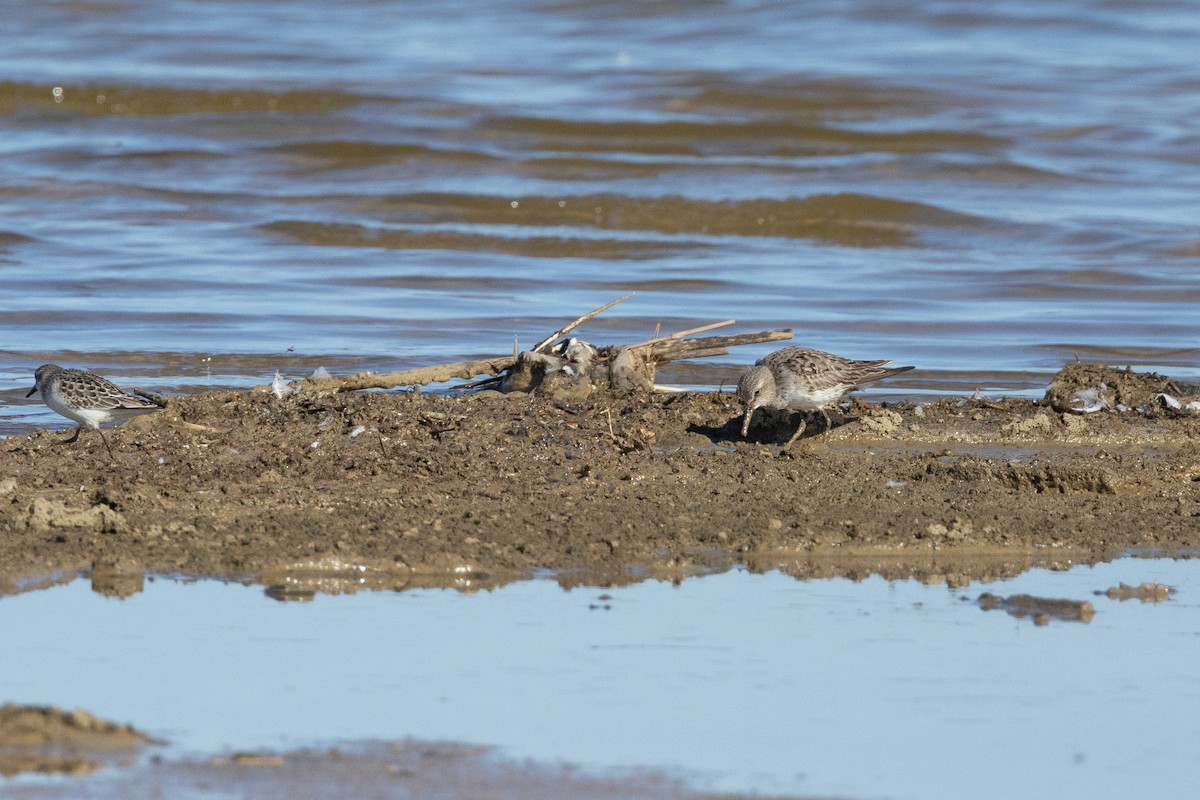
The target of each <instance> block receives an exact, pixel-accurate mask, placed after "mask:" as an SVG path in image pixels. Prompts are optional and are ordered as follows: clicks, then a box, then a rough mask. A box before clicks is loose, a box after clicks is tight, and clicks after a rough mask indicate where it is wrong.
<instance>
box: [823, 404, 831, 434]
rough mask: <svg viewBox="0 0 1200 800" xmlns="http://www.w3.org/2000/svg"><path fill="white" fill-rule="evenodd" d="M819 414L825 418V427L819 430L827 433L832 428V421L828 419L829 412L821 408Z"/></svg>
mask: <svg viewBox="0 0 1200 800" xmlns="http://www.w3.org/2000/svg"><path fill="white" fill-rule="evenodd" d="M821 416H822V417H824V418H825V427H824V428H823V429H822V430H821V433H829V432H830V431H831V430H833V421H832V420H830V419H829V412H828V411H826V410H825V409H823V408H822V409H821Z"/></svg>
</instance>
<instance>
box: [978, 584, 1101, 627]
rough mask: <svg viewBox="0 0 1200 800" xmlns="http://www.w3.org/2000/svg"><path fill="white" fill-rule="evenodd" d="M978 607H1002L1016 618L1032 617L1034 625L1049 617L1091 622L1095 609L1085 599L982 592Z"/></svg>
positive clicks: (1043, 622) (985, 609)
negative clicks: (1009, 595) (1005, 595)
mask: <svg viewBox="0 0 1200 800" xmlns="http://www.w3.org/2000/svg"><path fill="white" fill-rule="evenodd" d="M979 607H980V608H982V609H983V610H984V611H995V610H997V609H1002V610H1004V611H1007V612H1008V613H1009V615H1010V616H1013V617H1016V618H1018V619H1024V618H1025V617H1033V624H1034V625H1047V624H1049V622H1050V620H1051V619H1058V620H1062V621H1064V622H1091V620H1092V616H1093V615H1095V613H1096V609H1095V608H1093V606H1092V604H1091V603H1090V602H1089V601H1087V600H1053V599H1049V598H1045V597H1034V596H1033V595H1031V594H1014V595H1012V596H1011V597H1001V596H1000V595H996V594H992V593H990V592H984V593H983V594H981V595H979Z"/></svg>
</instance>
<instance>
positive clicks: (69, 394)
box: [25, 364, 164, 458]
mask: <svg viewBox="0 0 1200 800" xmlns="http://www.w3.org/2000/svg"><path fill="white" fill-rule="evenodd" d="M33 380H34V384H33V388H32V389H30V390H29V393H28V394H26V395H25V396H26V397H33V394H34V392H41V394H42V401H43V402H45V404H46V405H48V406H50V408H52V409H53V410H54V411H56V412H58V413H59V414H62V415H63V416H64V417H66V418H67V419H70V420H72V421H74V422H77V423H79V427H78V428H76V429H75V435H74V436H72V437H71V438H70V439H65V440H63V441H62V442H60V444H70V443H71V442H74V441H75V440H77V439H78V438H79V432H80V431H82V430H83V429H84V427H87V428H90V429H92V430H94V431H96V432H97V433H99V434H100V439H101V440H102V441H103V442H104V446H105V447H106V448H108V455H109V457H110V458H111V457H113V451H112V447H111V446H109V444H108V439H107V438H106V437H105V436H104V431H102V430H100V425H101V424H102V423H105V422H113V421H120V420H125V419H129V418H130V417H136V416H139V415H141V414H149V413H150V412H152V411H159V410H161V409H162V408H163V407H164V404H160V403H156V402H154V401H152V400H150V399H147V398H143V397H139V396H137V395H134V394H130V393H129V392H126V391H125V390H124V389H122V388H121V387H119V386H117V385H116V384H115V383H113V382H112V381H110V380H108V379H107V378H102V377H100V376H99V375H97V374H95V373H94V372H87V371H85V370H82V369H63V368H62V367H60V366H58V365H57V364H43V365H42V366H40V367H38V368H37V370H36V371H35V372H34V373H33Z"/></svg>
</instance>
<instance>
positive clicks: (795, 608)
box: [0, 559, 1200, 798]
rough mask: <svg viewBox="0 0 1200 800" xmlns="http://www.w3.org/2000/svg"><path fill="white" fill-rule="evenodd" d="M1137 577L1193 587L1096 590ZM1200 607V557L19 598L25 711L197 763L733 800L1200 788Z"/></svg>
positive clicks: (11, 695) (19, 687) (67, 589)
mask: <svg viewBox="0 0 1200 800" xmlns="http://www.w3.org/2000/svg"><path fill="white" fill-rule="evenodd" d="M1121 581H1124V582H1126V583H1133V584H1137V583H1141V582H1143V581H1156V582H1161V583H1166V584H1169V585H1171V586H1173V587H1175V588H1176V590H1177V591H1176V593H1175V594H1174V595H1173V597H1172V599H1171V600H1169V601H1167V602H1165V603H1160V604H1142V603H1139V602H1137V601H1127V602H1117V601H1115V600H1110V599H1108V598H1107V597H1103V596H1095V595H1094V594H1093V593H1094V592H1095V591H1097V590H1103V589H1106V588H1108V587H1110V586H1113V585H1116V584H1117V583H1118V582H1121ZM1198 588H1200V565H1198V563H1197V562H1195V561H1172V560H1138V559H1125V560H1121V561H1118V562H1115V563H1112V564H1106V565H1101V566H1097V567H1095V568H1076V569H1073V570H1071V571H1069V572H1048V571H1045V570H1034V571H1032V572H1029V573H1026V574H1025V575H1022V576H1020V577H1018V578H1015V579H1012V580H1007V581H1001V582H996V583H992V584H975V585H972V586H971V587H969V588H968V589H965V590H953V591H952V590H947V589H946V588H945V587H928V586H923V585H921V584H918V583H916V582H912V581H901V582H893V583H889V582H886V581H884V580H882V579H880V578H871V579H869V580H866V581H862V582H859V583H855V582H851V581H849V580H844V579H834V580H819V581H807V582H801V581H797V580H794V579H792V578H790V577H787V576H785V575H783V574H779V573H769V574H765V575H756V574H750V573H747V572H744V571H733V572H728V573H725V574H719V575H713V576H709V577H704V578H693V579H689V580H686V581H684V582H683V583H682V584H681V585H679V586H672V585H669V584H665V583H660V582H646V583H641V584H637V585H632V586H626V587H620V588H615V589H596V588H576V589H573V590H571V591H564V590H563V589H561V588H560V587H559V586H558V585H557V584H556V583H554V582H552V581H549V580H538V581H532V582H525V583H519V584H513V585H510V586H507V587H504V588H501V589H497V590H494V591H487V592H481V593H478V594H460V593H457V592H454V591H450V590H416V591H410V592H405V593H400V594H395V593H361V594H358V595H354V596H340V597H330V596H317V598H316V600H315V601H314V602H312V603H304V604H300V603H281V602H274V601H271V600H268V599H266V598H265V597H264V596H263V593H262V590H261V588H256V587H245V586H241V585H226V584H222V583H218V582H213V581H202V582H195V583H183V582H178V581H174V580H166V579H157V580H155V581H153V582H149V583H147V585H146V590H145V591H144V592H142V593H140V594H137V595H134V596H133V597H130V598H128V599H126V600H123V601H121V600H113V599H108V598H105V597H102V596H100V595H97V594H94V593H92V592H91V591H89V589H88V586H87V583H86V582H84V581H75V582H74V583H71V584H69V585H66V586H60V587H56V588H53V589H49V590H46V591H41V592H34V593H29V594H24V595H19V596H14V597H5V598H3V599H0V632H2V635H3V639H4V641H5V647H4V648H3V650H2V651H0V676H2V677H0V697H2V698H3V699H5V700H13V701H19V702H26V703H53V704H57V705H60V706H65V707H76V706H78V707H83V708H87V709H89V710H91V711H93V712H96V713H98V714H100V715H102V716H105V717H110V718H115V719H118V720H122V721H131V722H133V723H135V724H136V725H138V726H140V727H142V728H144V729H148V730H149V731H151V732H153V733H154V734H156V735H160V736H163V737H165V738H167V739H169V740H170V742H171V749H170V750H169V751H168V753H169V754H173V755H175V756H178V755H181V754H184V753H208V752H211V751H213V750H217V749H220V748H248V747H260V746H261V747H288V746H298V745H305V744H311V743H314V742H329V741H331V740H337V739H359V738H367V737H385V738H399V737H404V736H414V737H420V738H424V739H430V738H448V739H454V740H464V741H469V742H477V743H487V744H495V745H499V746H501V747H502V748H503V751H504V752H505V753H507V754H509V755H512V756H516V757H526V756H528V757H534V758H538V759H564V760H569V761H572V762H577V763H582V764H584V765H586V766H589V767H600V768H605V767H618V766H630V765H648V766H654V767H667V768H671V769H677V770H681V771H682V772H683V773H684V774H686V775H688V776H690V777H691V778H693V779H695V780H696V782H697V783H698V784H699V785H701V786H704V787H711V788H713V789H717V790H739V791H760V792H789V793H814V794H821V795H826V794H833V795H846V796H853V797H898V798H910V797H911V798H918V797H920V798H940V797H945V798H950V797H972V798H993V797H994V798H1011V797H1055V798H1092V797H1098V796H1118V795H1121V794H1130V795H1138V796H1148V795H1151V794H1159V795H1163V796H1185V795H1186V794H1187V793H1188V792H1190V791H1191V789H1192V787H1194V786H1195V784H1196V781H1197V779H1200V758H1198V757H1197V755H1196V754H1197V753H1200V725H1198V724H1197V722H1196V717H1195V713H1194V712H1195V709H1196V708H1197V707H1198V705H1197V704H1198V703H1200V676H1198V675H1197V673H1196V671H1195V668H1194V667H1195V664H1196V663H1197V661H1198V659H1200V616H1198V614H1197V612H1198V611H1200V607H1198V606H1197V602H1196V599H1195V596H1196V595H1197V589H1198ZM983 591H991V592H995V593H997V594H1003V595H1009V594H1016V593H1023V592H1028V593H1032V594H1037V595H1041V596H1049V597H1067V598H1071V599H1076V600H1091V601H1092V602H1093V603H1094V604H1095V606H1096V614H1095V617H1094V619H1092V621H1091V622H1090V623H1088V624H1083V623H1078V622H1074V623H1071V622H1060V621H1052V622H1051V623H1050V624H1049V625H1048V626H1045V627H1038V626H1035V625H1034V624H1033V623H1032V622H1031V621H1030V620H1029V619H1024V620H1020V619H1015V618H1013V617H1010V616H1007V615H1005V614H1003V613H1001V612H994V611H993V612H983V611H981V610H980V609H979V607H978V606H977V605H976V604H975V603H974V599H975V598H976V597H977V596H978V595H979V594H980V593H981V592H983ZM601 595H608V599H601ZM604 606H608V608H605V607H604Z"/></svg>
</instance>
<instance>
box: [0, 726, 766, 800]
mask: <svg viewBox="0 0 1200 800" xmlns="http://www.w3.org/2000/svg"><path fill="white" fill-rule="evenodd" d="M0 794H3V787H0ZM214 795H215V796H235V797H288V798H293V800H305V798H330V797H374V798H412V797H417V796H420V797H442V798H476V797H489V798H494V800H509V799H510V798H511V799H512V800H531V799H534V798H552V797H553V798H564V797H569V798H573V799H574V800H607V798H613V797H622V798H629V800H737V798H740V797H742V796H743V795H737V794H727V793H722V794H720V795H715V794H711V793H708V792H702V791H697V790H696V789H693V788H691V787H689V786H688V785H687V783H686V782H685V781H684V780H683V779H681V778H679V777H675V776H672V775H669V774H665V773H662V772H657V771H652V770H646V769H628V768H626V769H621V770H619V771H616V772H615V773H614V774H605V773H603V772H601V771H598V770H589V769H581V768H579V767H577V766H574V765H571V764H539V763H536V762H532V761H529V760H521V761H515V760H511V759H504V758H502V757H500V756H499V755H498V754H497V753H495V752H494V751H493V750H492V749H490V748H486V747H479V746H474V745H468V744H457V743H448V742H422V741H417V740H411V739H409V740H404V741H399V742H358V743H350V744H346V745H342V746H339V747H335V748H330V749H304V750H293V751H288V752H282V753H275V752H243V753H233V754H231V755H226V756H217V757H214V758H210V759H208V760H205V761H189V760H184V761H164V762H162V763H158V764H152V765H136V766H134V767H132V768H130V769H124V770H121V771H119V772H115V773H113V772H110V773H106V774H104V775H103V776H95V777H83V778H80V779H78V780H75V781H70V782H64V781H57V782H46V783H31V784H27V785H25V786H22V787H20V790H19V793H18V794H16V795H15V796H18V797H21V798H24V800H54V799H55V798H77V797H83V796H86V797H192V796H214ZM4 796H6V797H7V796H8V795H7V794H4ZM755 797H760V795H755Z"/></svg>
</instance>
